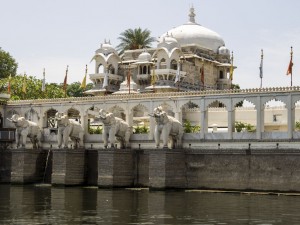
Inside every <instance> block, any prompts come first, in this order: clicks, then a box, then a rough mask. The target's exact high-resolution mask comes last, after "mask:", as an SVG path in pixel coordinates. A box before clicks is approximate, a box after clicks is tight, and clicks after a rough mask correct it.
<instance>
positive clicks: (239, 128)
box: [234, 121, 255, 132]
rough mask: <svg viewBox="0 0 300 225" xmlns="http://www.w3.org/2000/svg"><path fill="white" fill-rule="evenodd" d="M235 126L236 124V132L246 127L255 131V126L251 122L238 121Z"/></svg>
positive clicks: (249, 130)
mask: <svg viewBox="0 0 300 225" xmlns="http://www.w3.org/2000/svg"><path fill="white" fill-rule="evenodd" d="M234 126H235V129H236V132H241V131H242V130H243V129H245V130H246V131H248V132H254V131H255V129H254V126H253V125H251V124H249V123H244V122H239V121H236V122H235V124H234Z"/></svg>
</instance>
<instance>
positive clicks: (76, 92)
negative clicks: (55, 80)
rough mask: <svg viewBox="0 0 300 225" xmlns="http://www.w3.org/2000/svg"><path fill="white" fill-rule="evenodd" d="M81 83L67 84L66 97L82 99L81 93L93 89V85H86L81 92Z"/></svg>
mask: <svg viewBox="0 0 300 225" xmlns="http://www.w3.org/2000/svg"><path fill="white" fill-rule="evenodd" d="M80 85H81V83H80V82H74V83H71V84H68V87H67V96H68V97H82V96H84V94H83V92H84V91H87V90H90V89H92V88H93V84H92V83H88V84H87V85H86V89H85V90H83V89H82V88H80Z"/></svg>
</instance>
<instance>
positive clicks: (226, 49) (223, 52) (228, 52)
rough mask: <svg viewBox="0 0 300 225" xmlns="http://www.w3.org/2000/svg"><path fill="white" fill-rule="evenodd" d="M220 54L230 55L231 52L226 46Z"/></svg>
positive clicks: (221, 48)
mask: <svg viewBox="0 0 300 225" xmlns="http://www.w3.org/2000/svg"><path fill="white" fill-rule="evenodd" d="M219 54H220V55H230V51H229V49H228V48H226V47H225V46H222V47H220V48H219Z"/></svg>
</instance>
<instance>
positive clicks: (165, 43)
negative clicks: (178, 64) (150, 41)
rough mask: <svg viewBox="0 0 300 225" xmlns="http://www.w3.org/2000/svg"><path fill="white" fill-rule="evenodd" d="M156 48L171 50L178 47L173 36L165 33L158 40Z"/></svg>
mask: <svg viewBox="0 0 300 225" xmlns="http://www.w3.org/2000/svg"><path fill="white" fill-rule="evenodd" d="M157 47H158V48H161V47H167V48H168V49H169V48H170V49H173V48H180V45H179V43H178V41H177V40H176V38H174V37H173V35H172V34H171V35H169V33H167V34H166V35H165V36H164V37H163V38H161V39H160V42H159V43H158V45H157Z"/></svg>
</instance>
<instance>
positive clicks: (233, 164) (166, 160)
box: [0, 143, 300, 192]
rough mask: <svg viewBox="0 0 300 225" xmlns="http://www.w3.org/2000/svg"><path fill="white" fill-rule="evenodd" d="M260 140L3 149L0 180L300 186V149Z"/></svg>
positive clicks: (298, 189)
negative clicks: (202, 144)
mask: <svg viewBox="0 0 300 225" xmlns="http://www.w3.org/2000/svg"><path fill="white" fill-rule="evenodd" d="M264 144H265V145H264V146H262V148H259V147H258V146H259V145H258V143H252V145H253V146H255V148H253V149H252V148H251V145H250V146H249V145H248V146H245V147H241V148H239V149H238V148H230V147H229V146H230V145H229V143H226V145H224V147H223V144H220V145H218V147H217V148H201V149H193V148H187V149H174V150H171V149H134V150H129V149H127V150H119V149H109V150H106V149H81V150H61V149H51V150H50V151H49V149H44V150H29V149H23V150H19V149H11V150H1V151H0V183H11V184H27V183H41V182H46V183H51V184H52V185H63V186H71V185H92V186H98V187H100V188H107V187H109V188H119V187H149V188H150V189H166V188H175V189H219V190H256V191H281V192H290V191H291V192H292V191H293V192H300V149H297V148H293V146H292V147H291V148H289V147H288V143H279V145H277V143H275V145H274V143H269V144H268V143H264ZM266 146H268V148H267V147H266ZM272 146H273V147H272ZM46 162H47V163H46Z"/></svg>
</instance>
